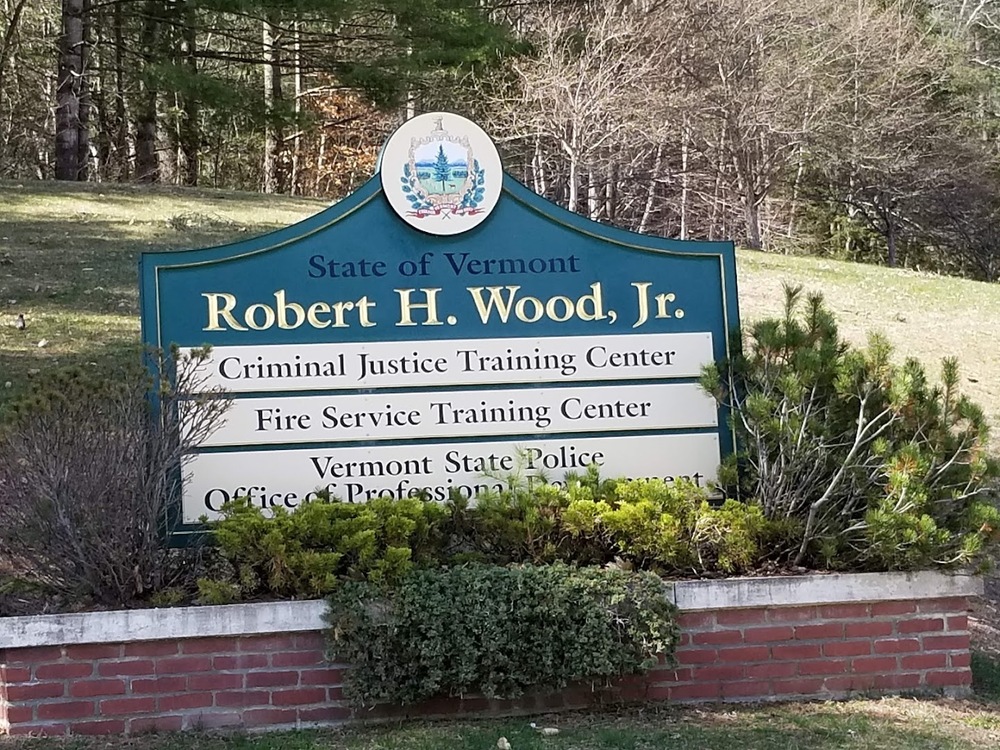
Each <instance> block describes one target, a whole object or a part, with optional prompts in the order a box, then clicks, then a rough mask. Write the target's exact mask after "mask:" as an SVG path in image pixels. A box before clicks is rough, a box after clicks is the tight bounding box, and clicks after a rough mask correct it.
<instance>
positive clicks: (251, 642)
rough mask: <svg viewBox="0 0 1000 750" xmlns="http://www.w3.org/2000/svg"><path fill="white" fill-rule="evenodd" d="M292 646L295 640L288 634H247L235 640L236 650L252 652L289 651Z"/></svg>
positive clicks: (293, 646)
mask: <svg viewBox="0 0 1000 750" xmlns="http://www.w3.org/2000/svg"><path fill="white" fill-rule="evenodd" d="M293 648H295V640H294V639H293V638H292V636H290V635H259V636H249V637H247V638H239V639H237V641H236V650H237V651H249V652H253V653H257V652H261V651H291V650H292V649H293ZM227 650H229V649H227Z"/></svg>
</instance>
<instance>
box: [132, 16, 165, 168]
mask: <svg viewBox="0 0 1000 750" xmlns="http://www.w3.org/2000/svg"><path fill="white" fill-rule="evenodd" d="M159 22H160V4H159V2H158V0H146V5H145V10H144V13H143V19H142V33H141V34H140V38H139V44H140V47H141V54H142V58H143V61H144V62H145V64H146V66H147V67H149V66H150V65H152V63H153V61H154V59H155V56H156V35H157V32H158V30H159V25H160V23H159ZM140 81H141V84H140V87H141V90H140V93H139V106H138V108H137V112H136V123H135V176H136V179H137V180H139V182H159V181H160V160H159V156H158V155H157V152H156V125H157V118H156V88H155V87H154V86H153V85H152V84H151V83H150V81H149V80H148V79H147V78H146V77H145V76H142V77H140Z"/></svg>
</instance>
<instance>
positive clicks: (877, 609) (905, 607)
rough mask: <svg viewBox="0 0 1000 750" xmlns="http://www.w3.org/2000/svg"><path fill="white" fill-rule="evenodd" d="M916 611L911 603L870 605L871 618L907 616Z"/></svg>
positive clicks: (914, 605)
mask: <svg viewBox="0 0 1000 750" xmlns="http://www.w3.org/2000/svg"><path fill="white" fill-rule="evenodd" d="M916 611H917V605H916V604H914V603H913V602H876V603H874V604H872V617H889V616H892V615H909V614H912V613H914V612H916Z"/></svg>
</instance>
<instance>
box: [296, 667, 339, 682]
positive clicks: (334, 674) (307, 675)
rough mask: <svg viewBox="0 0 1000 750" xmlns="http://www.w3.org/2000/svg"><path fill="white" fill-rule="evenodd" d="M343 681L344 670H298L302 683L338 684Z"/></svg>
mask: <svg viewBox="0 0 1000 750" xmlns="http://www.w3.org/2000/svg"><path fill="white" fill-rule="evenodd" d="M343 681H344V672H343V670H340V669H303V670H302V671H301V672H299V682H300V684H302V685H340V684H341V683H343Z"/></svg>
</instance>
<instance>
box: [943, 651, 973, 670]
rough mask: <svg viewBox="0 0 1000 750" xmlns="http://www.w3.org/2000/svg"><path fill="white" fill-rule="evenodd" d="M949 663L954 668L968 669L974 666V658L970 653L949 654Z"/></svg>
mask: <svg viewBox="0 0 1000 750" xmlns="http://www.w3.org/2000/svg"><path fill="white" fill-rule="evenodd" d="M948 661H949V662H950V663H951V666H953V667H968V666H970V665H971V664H972V656H971V655H970V654H969V653H968V652H966V653H964V654H949V655H948Z"/></svg>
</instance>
